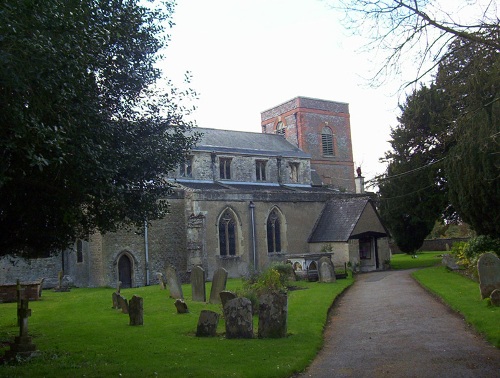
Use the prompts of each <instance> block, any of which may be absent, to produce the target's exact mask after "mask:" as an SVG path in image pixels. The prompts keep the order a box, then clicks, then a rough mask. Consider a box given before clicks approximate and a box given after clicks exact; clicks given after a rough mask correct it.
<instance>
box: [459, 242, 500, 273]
mask: <svg viewBox="0 0 500 378" xmlns="http://www.w3.org/2000/svg"><path fill="white" fill-rule="evenodd" d="M486 252H493V253H496V254H497V256H499V257H500V240H498V239H493V238H491V237H489V236H485V235H480V236H476V237H474V238H471V239H470V240H469V241H468V242H458V243H453V246H452V248H451V253H452V254H454V255H455V256H456V258H457V261H458V264H460V265H461V266H463V267H464V268H465V270H466V271H467V272H468V273H469V274H470V275H472V276H473V277H476V278H477V260H478V259H479V256H481V255H482V254H483V253H486Z"/></svg>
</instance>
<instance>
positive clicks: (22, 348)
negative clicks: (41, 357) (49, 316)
mask: <svg viewBox="0 0 500 378" xmlns="http://www.w3.org/2000/svg"><path fill="white" fill-rule="evenodd" d="M18 288H19V286H18ZM17 296H18V298H19V302H18V308H17V323H18V325H19V336H16V337H15V339H14V343H12V344H11V345H10V349H9V350H8V351H7V352H6V353H5V359H6V360H11V359H15V358H17V357H18V356H21V357H24V358H27V357H31V356H32V355H33V353H34V352H35V351H36V345H35V344H33V343H32V342H31V336H29V335H28V318H29V317H30V316H31V309H30V308H29V299H28V298H25V297H24V289H18V293H17Z"/></svg>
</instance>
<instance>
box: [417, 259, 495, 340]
mask: <svg viewBox="0 0 500 378" xmlns="http://www.w3.org/2000/svg"><path fill="white" fill-rule="evenodd" d="M412 275H413V277H415V279H416V280H417V281H418V282H420V284H421V285H422V286H424V287H425V288H426V289H427V290H429V291H430V292H432V293H433V294H435V295H437V296H438V297H439V298H441V299H442V300H443V301H444V302H445V303H446V304H447V305H448V306H449V307H450V308H452V309H453V310H455V311H457V312H459V313H460V314H461V315H462V316H463V317H464V318H465V321H466V322H467V323H468V324H470V325H472V326H473V327H474V328H475V329H476V330H477V331H478V332H479V333H481V334H482V335H484V337H485V338H486V339H487V340H488V341H489V342H490V343H491V344H493V345H495V346H496V347H497V348H500V327H499V324H500V307H493V306H491V305H489V303H488V300H487V299H481V295H480V292H479V284H478V283H477V282H474V281H472V280H471V279H469V278H467V277H464V276H462V275H460V274H458V273H455V272H451V271H449V270H448V269H446V268H445V267H443V266H436V267H431V268H426V269H421V270H417V271H416V272H414V273H413V274H412Z"/></svg>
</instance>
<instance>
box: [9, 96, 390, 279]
mask: <svg viewBox="0 0 500 378" xmlns="http://www.w3.org/2000/svg"><path fill="white" fill-rule="evenodd" d="M261 119H262V124H261V125H262V133H253V132H242V131H231V130H220V129H208V128H198V129H197V130H196V131H198V132H201V133H202V137H201V140H200V141H199V143H198V144H197V146H196V147H195V148H193V150H192V151H190V152H189V154H188V155H187V156H186V159H185V161H184V162H183V164H181V166H180V167H178V169H177V170H176V171H175V172H169V173H168V177H169V179H170V180H171V183H172V185H173V191H172V194H171V195H170V197H169V198H168V203H169V207H170V212H169V214H168V215H167V216H166V217H165V218H164V219H162V220H159V221H154V222H152V224H151V225H150V226H149V227H148V228H147V229H146V232H145V235H137V234H135V233H133V232H125V231H122V232H118V233H110V234H105V235H91V236H90V237H89V239H88V240H86V241H83V240H78V241H77V242H76V243H75V247H74V248H73V249H71V250H68V251H65V252H64V253H62V254H60V255H59V256H58V257H56V258H52V259H45V260H47V261H45V264H44V263H43V262H34V264H39V265H40V266H41V267H43V266H45V268H44V269H45V271H43V269H42V268H40V267H38V265H37V267H32V269H31V270H32V273H30V274H32V275H35V274H39V276H40V277H34V276H33V277H27V278H31V279H37V278H41V275H44V274H45V275H48V274H50V273H49V271H50V269H48V268H47V267H46V265H47V263H48V260H51V261H53V262H52V264H53V265H54V266H55V267H56V268H57V269H59V270H60V269H61V268H62V269H63V270H64V274H65V275H66V276H68V279H69V280H70V281H71V282H72V283H73V284H74V285H76V286H80V287H95V286H114V285H115V283H116V281H117V280H120V281H122V285H123V287H135V286H143V285H148V284H153V283H156V282H158V279H157V273H164V272H165V269H166V267H167V266H168V265H173V266H175V268H176V269H177V272H178V273H179V275H180V276H181V277H182V279H183V280H184V281H188V280H189V274H190V271H191V269H192V268H193V267H195V266H197V265H199V266H202V267H203V268H204V269H205V272H206V275H207V277H208V279H211V278H212V276H213V273H214V271H215V270H216V269H217V268H219V267H223V268H225V269H226V270H227V271H228V273H229V276H230V277H241V276H245V275H247V274H249V273H250V272H253V271H258V270H261V269H263V268H265V267H266V266H268V265H269V264H271V263H273V262H289V263H291V264H292V265H293V266H294V268H295V269H296V270H297V271H298V272H307V270H313V269H316V268H317V267H316V264H317V260H318V259H319V258H320V257H321V256H329V257H331V258H332V260H333V262H334V265H335V266H342V267H343V266H344V264H345V263H348V262H350V263H351V265H352V266H354V267H358V268H359V269H360V270H361V271H370V270H378V269H383V267H384V263H385V262H386V261H387V260H389V259H390V250H389V245H388V232H387V230H386V229H385V227H384V226H383V224H382V223H381V221H380V219H379V216H378V214H377V211H376V209H375V206H374V204H373V202H372V200H371V199H370V196H368V195H367V194H365V193H364V188H363V177H362V176H361V172H360V171H358V174H357V177H355V172H354V163H353V153H352V144H351V132H350V120H349V108H348V104H345V103H340V102H333V101H325V100H319V99H313V98H306V97H296V98H294V99H292V100H290V101H287V102H285V103H283V104H281V105H278V106H276V107H273V108H271V109H269V110H266V111H264V112H262V113H261ZM54 259H56V260H54ZM41 260H42V259H41ZM54 261H55V262H54ZM33 268H34V270H33ZM6 269H7V270H8V267H7V268H6V263H5V262H0V270H3V271H4V273H5V272H6ZM37 270H42V271H40V272H38V273H36V271H37ZM14 272H15V269H14V270H13V271H11V272H10V274H14ZM7 273H9V272H7Z"/></svg>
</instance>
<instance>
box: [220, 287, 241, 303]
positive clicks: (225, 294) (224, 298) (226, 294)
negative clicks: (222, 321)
mask: <svg viewBox="0 0 500 378" xmlns="http://www.w3.org/2000/svg"><path fill="white" fill-rule="evenodd" d="M219 296H220V301H221V303H222V307H224V306H225V305H226V303H227V302H229V301H230V300H231V299H234V298H236V297H237V295H236V294H235V293H233V292H232V291H228V290H222V291H221V292H220V293H219Z"/></svg>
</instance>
